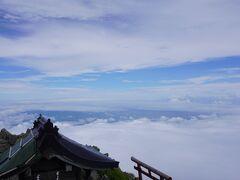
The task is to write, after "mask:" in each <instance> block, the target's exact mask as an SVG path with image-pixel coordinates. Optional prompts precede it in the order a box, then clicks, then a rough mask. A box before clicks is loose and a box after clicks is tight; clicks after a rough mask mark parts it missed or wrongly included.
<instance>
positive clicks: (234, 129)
mask: <svg viewBox="0 0 240 180" xmlns="http://www.w3.org/2000/svg"><path fill="white" fill-rule="evenodd" d="M25 115H26V114H25ZM160 119H161V120H160V121H157V122H152V121H150V120H148V119H146V118H142V119H136V120H133V121H128V122H116V123H107V122H106V121H104V120H99V121H97V122H95V123H91V124H87V125H82V126H78V125H76V124H75V125H73V124H70V123H68V122H57V123H56V125H57V126H58V127H59V128H60V131H61V133H63V134H64V135H66V136H68V137H70V138H72V139H74V140H76V141H78V142H80V143H82V144H90V145H97V146H98V147H100V148H101V151H102V152H104V153H106V152H108V153H109V154H110V156H111V157H113V158H115V159H116V160H119V161H120V166H121V168H122V169H123V170H126V171H129V172H134V170H133V165H134V163H132V162H131V161H130V157H131V156H135V157H137V158H139V159H141V160H142V161H144V162H146V163H148V164H150V165H152V166H153V167H155V168H157V169H159V170H161V171H163V172H165V173H167V174H169V175H171V176H173V178H174V179H178V180H184V179H195V180H201V179H206V180H208V179H209V180H210V179H219V180H225V179H226V177H227V179H232V180H237V179H238V177H239V176H238V172H239V170H240V169H239V167H240V164H239V162H240V158H239V155H238V154H239V151H240V140H239V138H238V137H239V133H240V121H239V118H238V116H223V117H215V116H204V117H202V118H201V120H197V119H196V120H195V121H187V120H184V119H183V118H181V117H174V118H167V117H164V118H160ZM28 122H29V121H28ZM30 126H31V124H30V123H28V124H26V123H25V124H19V125H16V126H14V127H12V128H10V130H11V132H24V131H25V130H26V128H27V127H30ZM134 173H136V172H134Z"/></svg>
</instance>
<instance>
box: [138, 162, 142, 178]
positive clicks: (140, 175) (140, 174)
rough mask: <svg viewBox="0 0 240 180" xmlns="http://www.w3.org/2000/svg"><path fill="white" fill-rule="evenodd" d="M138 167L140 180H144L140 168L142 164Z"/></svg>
mask: <svg viewBox="0 0 240 180" xmlns="http://www.w3.org/2000/svg"><path fill="white" fill-rule="evenodd" d="M137 167H138V179H139V180H142V173H141V166H140V164H138V165H137Z"/></svg>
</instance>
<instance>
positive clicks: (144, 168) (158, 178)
mask: <svg viewBox="0 0 240 180" xmlns="http://www.w3.org/2000/svg"><path fill="white" fill-rule="evenodd" d="M131 160H132V161H133V162H135V163H136V164H137V165H136V166H134V169H136V170H137V171H138V179H139V180H142V175H143V174H144V175H145V176H147V177H149V178H150V179H153V180H172V178H171V177H170V176H168V175H166V174H164V173H162V172H161V171H158V170H157V169H154V168H153V167H151V166H149V165H147V164H145V163H143V162H141V161H139V160H138V159H136V158H135V157H131Z"/></svg>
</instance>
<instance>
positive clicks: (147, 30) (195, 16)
mask: <svg viewBox="0 0 240 180" xmlns="http://www.w3.org/2000/svg"><path fill="white" fill-rule="evenodd" d="M0 5H1V6H2V7H4V8H5V10H6V11H7V12H9V13H13V14H15V15H16V16H19V17H21V18H23V19H28V20H30V21H31V20H33V21H34V22H35V23H33V25H32V27H31V25H30V30H31V31H33V32H32V33H30V34H29V35H28V36H23V37H21V38H17V39H9V38H6V37H3V36H2V37H0V47H1V48H0V57H8V58H12V59H15V60H16V61H14V63H16V64H19V65H24V66H27V67H31V68H34V69H37V70H40V71H41V72H43V73H46V74H47V75H49V76H70V75H76V74H81V73H84V72H93V71H94V72H96V71H97V72H99V71H113V70H130V69H137V68H144V67H150V66H166V65H173V64H181V63H186V62H189V61H202V60H207V59H209V58H215V57H225V56H234V55H239V54H240V51H239V48H238V47H239V45H240V44H239V42H240V39H239V37H240V36H239V32H240V25H239V24H240V22H239V21H240V20H239V18H238V17H239V11H238V8H237V7H239V3H238V1H234V0H232V1H224V0H220V1H219V0H208V1H207V0H204V1H198V2H195V1H194V2H193V1H190V0H181V1H171V2H170V1H131V2H129V1H125V0H124V1H121V2H116V1H111V0H106V1H101V2H99V1H90V2H89V3H85V2H83V1H75V0H71V1H67V2H66V1H60V2H59V1H55V0H51V1H41V2H40V1H31V2H29V1H21V2H19V1H16V0H11V1H1V2H0ZM61 18H66V19H72V21H70V22H67V21H63V20H61ZM107 18H108V19H107ZM56 19H60V20H56ZM82 19H85V21H84V22H82ZM19 26H21V25H19ZM22 26H23V27H24V26H25V25H22ZM26 26H27V27H26V28H28V26H29V25H26Z"/></svg>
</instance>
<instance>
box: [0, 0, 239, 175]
mask: <svg viewBox="0 0 240 180" xmlns="http://www.w3.org/2000/svg"><path fill="white" fill-rule="evenodd" d="M239 9H240V2H239V1H238V0H228V1H226V0H201V1H191V0H172V1H166V0H131V1H129V0H121V1H113V0H102V1H97V0H89V1H86V0H68V1H65V0H41V1H39V0H32V1H27V0H21V1H18V0H0V115H1V116H2V118H0V120H1V122H0V124H1V126H3V127H5V126H6V127H8V128H10V129H12V130H13V132H20V131H22V130H23V129H24V128H27V127H29V126H30V123H29V121H31V119H32V118H35V116H34V115H32V114H31V113H27V111H31V110H45V111H49V110H57V111H68V110H71V111H93V112H99V111H101V112H105V111H122V110H131V109H138V110H139V109H140V110H141V109H144V110H155V111H162V110H165V111H168V110H171V111H183V112H186V111H187V112H197V113H199V114H202V115H203V116H205V115H206V114H208V115H209V114H211V115H213V116H210V117H209V118H207V120H206V121H204V122H205V123H206V124H205V123H203V124H205V125H204V127H208V125H209V121H210V122H211V120H210V119H211V118H212V119H216V117H217V118H219V119H221V120H222V121H223V122H224V123H223V124H224V126H226V129H235V130H234V131H233V132H229V133H225V131H224V132H223V130H222V129H221V128H220V129H219V122H218V121H217V120H213V121H212V122H213V123H212V124H211V126H214V128H212V129H213V131H211V133H212V132H215V131H216V132H219V134H221V135H224V134H225V135H226V137H225V140H223V141H222V142H221V141H220V140H219V139H215V138H216V134H211V133H210V132H205V131H204V130H201V129H202V128H200V127H202V125H199V124H201V123H196V122H195V121H194V123H196V124H194V123H193V124H194V125H191V126H190V127H186V126H185V125H186V123H185V120H184V118H183V117H177V116H176V117H175V119H174V120H171V123H173V124H171V123H170V124H171V125H169V121H167V125H166V124H162V123H160V124H158V125H157V126H156V127H158V126H159V128H160V129H161V130H164V128H166V131H164V132H166V134H164V137H166V138H167V137H168V136H170V134H171V133H173V134H174V135H173V136H174V137H173V139H175V137H177V134H178V132H179V131H181V132H184V131H190V130H191V128H192V127H193V126H194V127H195V126H197V127H199V128H200V130H198V128H196V127H195V128H193V129H194V130H192V131H191V132H192V133H190V134H188V135H189V137H192V139H191V140H189V139H186V140H187V142H189V143H188V144H187V145H188V146H191V144H193V142H194V137H196V139H198V138H200V136H201V133H202V135H203V137H209V138H210V139H212V140H213V141H214V140H216V141H214V142H216V143H215V144H216V146H214V147H212V145H210V144H211V141H207V140H206V142H205V141H201V143H202V144H204V143H206V144H207V145H209V146H211V147H212V148H213V149H217V147H219V146H220V147H223V146H224V145H225V144H226V142H227V141H231V142H233V141H234V142H235V143H232V144H231V143H230V145H229V146H230V148H229V151H228V150H226V151H225V150H223V151H222V152H221V153H219V156H216V157H215V159H214V160H216V161H219V157H220V155H222V156H223V155H226V154H227V153H230V152H232V151H233V154H234V155H235V153H236V151H234V150H233V149H236V147H237V148H239V147H240V143H239V141H237V140H236V139H235V138H231V136H233V134H234V135H237V134H238V133H239V130H240V126H239V123H238V122H239V121H238V117H239V112H240V111H239V110H240V108H239V107H240V91H239V89H240V48H239V47H240V18H239V16H240V11H239ZM215 115H217V116H215ZM219 115H221V116H219ZM213 117H214V118H213ZM230 117H231V118H230ZM142 118H146V117H142ZM162 118H163V117H159V119H161V120H162ZM168 118H169V117H167V119H168ZM179 118H180V124H181V122H182V121H181V120H183V122H182V123H183V125H182V126H180V127H177V128H176V124H179ZM181 118H182V119H181ZM6 119H9V120H8V121H7V120H6ZM147 119H148V117H147ZM176 119H177V123H176ZM193 119H194V118H193ZM195 119H198V120H199V119H201V118H199V117H195ZM229 119H232V120H233V121H234V123H232V120H231V123H228V122H229ZM148 120H149V119H148ZM136 121H138V120H136ZM222 121H220V122H222ZM56 122H57V120H56ZM104 122H105V121H104ZM128 123H130V122H128ZM128 123H127V122H125V124H124V125H122V124H120V125H119V124H116V126H113V125H112V124H111V125H109V124H108V123H106V122H105V124H104V125H105V126H106V128H105V130H106V131H103V132H105V134H103V137H105V136H106V134H107V132H108V128H107V127H109V126H110V127H111V128H113V129H117V127H121V128H122V127H124V128H125V129H126V130H127V129H129V128H130V129H132V124H131V123H130V124H128ZM165 123H166V122H165ZM13 124H15V125H16V124H18V125H19V126H16V127H18V129H16V128H14V126H13ZM146 124H148V123H146V122H145V121H144V123H142V124H141V123H140V125H142V126H143V127H144V126H146ZM220 124H221V123H220ZM62 125H64V124H61V123H60V126H62ZM68 125H69V124H68ZM140 125H139V124H138V126H137V127H138V128H137V129H139V131H142V128H143V127H142V126H141V127H140ZM69 126H71V125H69ZM97 126H98V125H96V124H95V123H94V124H93V127H92V129H91V130H89V132H93V134H94V132H95V131H94V130H95V129H96V128H97ZM101 126H102V125H101ZM211 126H210V127H211ZM151 127H152V126H151V123H149V126H146V129H145V131H144V132H145V133H144V134H142V136H144V135H145V136H146V138H148V137H150V135H149V134H150V133H149V131H150V129H151ZM79 128H82V127H79ZM87 129H89V127H87ZM169 129H171V130H169ZM203 129H204V128H203ZM207 129H209V128H207ZM195 130H196V131H195ZM136 131H137V130H136ZM85 132H87V131H85ZM153 132H158V131H157V130H156V129H154V128H153ZM65 133H67V134H69V136H73V134H71V132H70V131H69V132H65ZM120 134H121V133H120ZM127 135H129V134H127ZM181 135H182V136H181V138H182V139H181V140H179V141H180V142H181V141H182V142H184V138H185V137H187V134H184V133H183V134H181ZM89 136H91V135H89ZM95 136H97V135H96V134H95ZM122 136H123V137H126V136H125V135H124V133H122ZM129 136H130V135H129ZM159 136H161V134H157V137H159ZM77 137H78V136H77ZM130 137H131V138H130ZM130 137H129V139H131V141H134V140H135V138H136V137H137V136H135V135H133V136H130ZM221 137H223V136H221ZM93 139H94V138H93ZM167 139H169V138H167ZM88 140H89V141H90V142H89V143H91V140H92V139H90V138H89V139H88ZM188 140H189V141H188ZM131 141H130V140H129V143H130V142H131ZM159 141H163V139H159ZM176 141H177V140H176ZM92 142H93V143H95V142H96V141H92ZM103 144H104V145H103V148H105V147H106V146H107V145H106V143H105V142H103ZM176 144H177V145H176V147H175V148H180V147H182V146H183V145H184V143H183V144H181V143H179V142H178V143H176ZM213 144H214V143H213ZM124 145H126V144H124ZM166 145H167V144H166ZM100 146H101V145H100ZM126 146H128V145H126ZM136 146H140V144H138V145H136ZM172 148H174V146H172ZM156 149H158V150H159V149H161V148H160V147H156ZM180 149H181V148H180ZM213 149H212V150H213ZM223 149H224V148H223ZM185 150H186V149H181V151H182V152H185ZM129 151H130V150H129ZM194 151H195V149H192V150H189V152H194ZM149 152H150V150H149ZM149 152H148V153H146V154H149ZM207 152H210V151H207ZM112 153H113V154H114V155H116V152H115V151H114V150H113V152H112ZM143 154H144V153H139V155H140V156H141V157H142V158H143V159H144V158H145V159H146V160H148V159H149V160H150V159H151V160H152V162H153V163H155V164H156V162H154V158H150V157H149V158H148V157H147V156H146V155H145V156H143ZM206 154H208V153H205V155H206ZM194 155H195V154H194ZM202 155H204V154H202ZM116 156H117V155H116ZM126 156H127V155H126ZM186 156H187V155H186ZM192 156H193V155H192ZM117 157H118V156H117ZM172 157H174V156H172ZM204 157H205V158H206V159H207V157H208V156H204ZM121 158H122V157H121ZM188 158H189V157H188ZM122 159H123V158H122ZM189 159H191V158H189ZM193 159H194V158H193ZM123 161H124V160H123ZM229 162H231V163H233V164H234V165H237V163H236V161H235V160H234V159H233V158H232V159H230V160H229ZM165 163H166V164H168V163H167V161H165ZM192 163H196V162H195V161H194V162H192ZM125 164H127V163H125ZM189 164H191V163H189ZM125 167H126V169H129V168H128V167H127V166H125ZM189 167H191V166H190V165H189ZM239 167H240V166H239ZM166 168H167V167H166ZM224 168H225V169H226V168H227V167H224V166H222V167H219V169H214V172H217V171H221V170H222V169H224ZM176 169H177V167H176V168H175V169H174V168H172V169H171V168H170V169H169V170H170V172H171V171H173V172H174V173H176V176H178V177H179V179H183V177H182V176H181V175H180V174H179V173H180V172H179V171H177V170H176ZM232 170H233V168H232ZM193 172H195V170H193ZM231 173H232V172H230V171H229V172H228V174H231ZM192 175H193V176H191V178H190V177H189V179H196V176H194V174H192ZM193 177H194V178H193ZM234 177H236V176H234ZM234 177H232V179H234ZM218 178H221V177H220V175H219V177H218ZM205 179H207V178H205ZM209 179H210V178H209Z"/></svg>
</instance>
